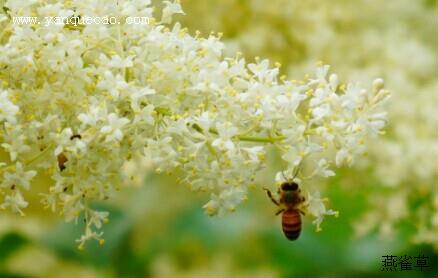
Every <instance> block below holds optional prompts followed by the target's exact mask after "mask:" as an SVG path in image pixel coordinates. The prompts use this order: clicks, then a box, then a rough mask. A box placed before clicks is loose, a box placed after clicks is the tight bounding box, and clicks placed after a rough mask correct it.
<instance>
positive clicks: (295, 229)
mask: <svg viewBox="0 0 438 278" xmlns="http://www.w3.org/2000/svg"><path fill="white" fill-rule="evenodd" d="M281 225H282V228H283V233H284V235H285V236H286V237H287V238H288V239H289V240H296V239H297V238H298V237H299V236H300V232H301V216H300V213H299V211H298V210H295V209H290V210H286V211H285V212H283V215H282V219H281Z"/></svg>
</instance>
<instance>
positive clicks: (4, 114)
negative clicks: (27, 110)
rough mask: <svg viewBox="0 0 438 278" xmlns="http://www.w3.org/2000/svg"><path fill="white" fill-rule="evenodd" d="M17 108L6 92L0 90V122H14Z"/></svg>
mask: <svg viewBox="0 0 438 278" xmlns="http://www.w3.org/2000/svg"><path fill="white" fill-rule="evenodd" d="M18 110H19V108H18V106H16V105H14V104H13V103H12V102H11V101H10V100H9V96H8V92H7V91H0V123H1V122H2V121H4V120H6V121H8V122H9V123H11V124H15V123H16V122H17V120H16V118H15V117H16V115H17V113H18Z"/></svg>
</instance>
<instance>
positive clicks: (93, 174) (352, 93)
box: [0, 0, 389, 247]
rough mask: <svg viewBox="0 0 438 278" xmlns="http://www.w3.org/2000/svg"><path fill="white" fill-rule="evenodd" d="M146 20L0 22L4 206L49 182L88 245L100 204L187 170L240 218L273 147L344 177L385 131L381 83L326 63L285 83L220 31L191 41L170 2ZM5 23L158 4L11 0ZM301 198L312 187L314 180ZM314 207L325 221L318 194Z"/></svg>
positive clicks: (47, 200) (319, 171) (314, 171)
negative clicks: (351, 80)
mask: <svg viewBox="0 0 438 278" xmlns="http://www.w3.org/2000/svg"><path fill="white" fill-rule="evenodd" d="M164 4H165V8H164V11H163V17H162V19H161V20H160V21H158V20H156V19H155V20H154V19H153V20H151V24H150V25H147V26H145V25H140V26H139V25H86V26H70V25H50V26H43V25H35V26H23V25H21V26H19V25H13V24H12V23H11V21H10V20H3V21H2V22H0V27H1V28H0V29H1V30H2V31H1V33H0V42H1V44H0V53H1V56H0V68H1V69H2V70H1V72H0V81H1V88H0V92H1V93H0V99H1V100H2V102H1V103H0V128H1V129H0V142H1V146H2V148H3V151H4V152H6V153H7V154H9V159H7V160H5V161H4V162H3V163H2V164H0V187H1V192H2V194H3V196H4V201H3V204H2V205H1V206H2V207H4V208H6V207H10V208H11V209H12V210H15V211H18V212H20V213H22V210H23V209H24V208H25V207H26V206H27V205H28V204H27V202H26V201H25V200H24V198H23V191H24V190H28V189H29V188H30V187H31V182H32V179H33V178H34V177H36V176H41V177H49V178H50V179H51V180H52V184H50V185H49V186H47V191H46V192H40V193H41V194H42V195H43V203H44V204H45V205H46V206H47V207H48V208H50V209H51V210H52V211H54V212H61V214H62V215H63V216H64V217H65V219H66V221H71V220H78V218H79V216H81V215H83V216H84V219H85V221H86V232H85V234H84V236H83V237H82V238H81V239H79V240H78V242H79V244H80V247H82V246H83V244H84V243H85V241H86V240H88V239H91V238H94V239H97V240H99V241H100V242H103V241H102V239H101V233H99V232H97V229H99V228H100V227H101V223H102V222H105V221H106V219H107V216H108V214H107V213H106V212H97V211H94V210H93V209H92V208H91V207H90V202H91V201H94V200H106V199H108V198H110V197H111V196H112V195H114V194H115V192H116V191H117V190H119V189H120V188H121V186H122V185H124V184H130V183H132V181H141V176H143V175H144V174H145V173H144V171H149V170H155V171H157V172H162V171H165V172H168V171H174V170H181V172H183V174H182V175H183V178H182V179H181V182H183V183H185V184H189V185H190V186H191V188H192V189H193V190H202V191H207V192H210V193H211V200H210V201H209V202H208V203H207V204H206V205H205V206H204V208H205V210H206V212H207V213H208V214H210V215H215V214H222V213H223V212H225V211H233V210H234V209H235V208H236V206H237V205H238V204H239V203H240V202H241V201H242V200H244V199H245V198H246V195H247V191H248V188H249V186H250V185H252V184H254V183H255V181H254V178H255V174H256V173H257V172H258V171H259V170H260V169H261V168H263V167H264V166H265V165H266V162H265V153H266V147H267V146H268V145H275V146H276V147H277V148H278V149H279V151H280V152H281V153H282V158H283V159H284V161H285V162H286V163H287V165H286V169H284V173H285V174H286V176H291V175H292V173H293V172H294V171H296V169H297V168H298V167H299V166H301V165H303V166H305V167H304V169H306V170H309V174H308V175H305V174H304V173H303V172H299V173H298V177H299V178H300V179H301V180H302V182H303V184H305V180H306V179H309V178H311V177H313V176H316V175H319V176H323V177H328V176H332V175H334V172H333V171H332V170H330V168H331V167H333V166H334V165H338V166H339V165H342V164H344V163H346V164H350V163H352V162H353V161H354V158H355V157H356V156H357V155H360V154H362V153H363V152H364V151H365V148H364V143H365V140H366V139H367V137H368V136H376V135H378V134H379V132H380V130H381V129H382V127H383V126H384V124H385V113H382V112H381V105H382V103H384V102H385V101H386V100H387V99H388V97H389V94H388V92H387V91H386V90H385V89H383V81H382V80H381V79H377V80H376V81H375V82H374V84H373V88H371V89H370V90H365V89H362V88H361V87H359V86H358V85H357V84H344V83H341V82H340V81H339V80H338V77H337V76H336V75H335V74H330V75H329V74H328V70H329V67H328V66H323V65H320V66H319V67H318V68H317V70H316V74H315V75H314V76H313V77H310V76H309V77H306V79H305V80H304V81H287V80H286V79H285V78H283V77H279V74H278V72H279V68H278V66H276V67H273V68H271V67H270V66H269V62H268V61H267V60H262V61H261V60H257V62H256V63H253V64H246V62H245V61H244V59H242V58H240V57H239V56H237V57H235V58H224V57H223V48H224V45H223V44H222V43H221V42H220V41H219V37H218V36H214V35H210V36H209V37H208V38H202V37H200V36H199V34H197V35H196V36H191V35H189V34H188V32H187V30H185V29H182V28H181V27H180V25H179V24H175V25H174V26H173V28H171V29H169V28H168V27H166V25H163V24H164V23H168V22H169V21H170V18H171V16H172V14H175V13H182V10H181V7H180V5H179V4H178V2H176V1H175V2H169V1H166V2H164ZM6 7H7V9H5V11H7V14H5V15H3V18H5V17H8V16H20V15H29V14H31V15H36V16H39V17H43V16H53V15H56V14H60V15H68V16H81V15H87V16H96V17H97V16H105V15H108V14H111V15H114V16H117V17H121V18H122V17H126V16H147V17H150V18H153V15H152V11H153V9H152V6H151V4H150V1H145V0H143V1H127V0H126V1H117V2H111V1H95V0H72V1H57V2H52V1H21V0H9V1H6ZM304 191H306V189H305V185H304ZM308 193H309V194H312V195H314V198H311V201H310V203H309V213H311V214H313V216H314V217H315V218H316V220H315V223H316V224H317V225H318V227H319V224H320V223H321V221H322V219H323V216H324V215H326V214H333V213H334V212H333V211H331V210H326V209H325V206H324V204H323V200H322V199H321V198H319V196H318V195H317V193H315V192H308Z"/></svg>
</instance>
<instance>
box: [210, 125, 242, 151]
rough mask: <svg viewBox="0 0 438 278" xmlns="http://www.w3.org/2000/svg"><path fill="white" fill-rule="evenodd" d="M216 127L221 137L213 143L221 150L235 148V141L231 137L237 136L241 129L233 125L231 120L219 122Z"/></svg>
mask: <svg viewBox="0 0 438 278" xmlns="http://www.w3.org/2000/svg"><path fill="white" fill-rule="evenodd" d="M216 128H217V131H218V133H219V138H217V139H215V140H214V141H213V143H212V145H213V146H214V147H217V148H219V149H221V150H229V151H232V150H234V143H233V141H232V140H231V138H232V137H233V136H235V135H236V134H237V133H238V132H239V130H238V129H237V128H236V127H234V126H232V125H231V124H230V123H229V122H227V123H217V124H216Z"/></svg>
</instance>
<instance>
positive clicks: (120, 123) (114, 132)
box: [100, 113, 129, 142]
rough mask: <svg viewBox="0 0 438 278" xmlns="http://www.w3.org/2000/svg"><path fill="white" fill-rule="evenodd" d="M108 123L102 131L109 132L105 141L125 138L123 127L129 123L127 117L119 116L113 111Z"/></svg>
mask: <svg viewBox="0 0 438 278" xmlns="http://www.w3.org/2000/svg"><path fill="white" fill-rule="evenodd" d="M107 121H108V124H107V125H104V126H103V127H102V128H101V129H100V132H102V133H103V134H107V135H106V138H105V141H106V142H110V141H121V140H122V139H123V132H122V128H123V127H124V126H125V125H126V124H128V123H129V119H127V118H119V117H118V116H117V114H115V113H111V114H109V115H108V119H107Z"/></svg>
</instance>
